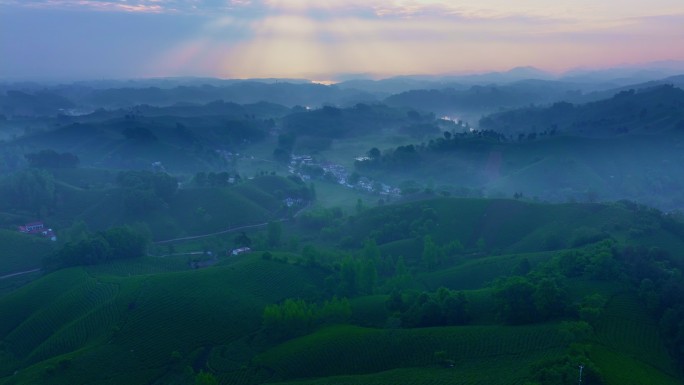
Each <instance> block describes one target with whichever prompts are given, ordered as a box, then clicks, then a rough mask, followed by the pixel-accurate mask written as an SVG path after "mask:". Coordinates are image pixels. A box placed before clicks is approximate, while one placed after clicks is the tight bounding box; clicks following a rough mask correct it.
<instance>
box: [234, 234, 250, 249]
mask: <svg viewBox="0 0 684 385" xmlns="http://www.w3.org/2000/svg"><path fill="white" fill-rule="evenodd" d="M233 242H234V243H235V246H237V247H249V246H252V239H250V238H249V237H248V236H247V234H245V232H244V231H241V232H240V234H238V235H237V236H235V238H234V239H233Z"/></svg>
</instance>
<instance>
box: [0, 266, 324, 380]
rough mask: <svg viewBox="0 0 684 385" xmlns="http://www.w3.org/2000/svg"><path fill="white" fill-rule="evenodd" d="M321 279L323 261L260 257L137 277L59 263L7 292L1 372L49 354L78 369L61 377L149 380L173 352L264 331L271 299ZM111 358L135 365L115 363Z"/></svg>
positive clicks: (308, 292) (302, 291) (307, 292)
mask: <svg viewBox="0 0 684 385" xmlns="http://www.w3.org/2000/svg"><path fill="white" fill-rule="evenodd" d="M322 279H323V276H322V274H321V273H320V272H318V273H317V271H316V270H311V269H307V268H303V267H298V266H294V265H289V264H283V263H278V262H271V261H263V260H261V259H260V258H259V257H256V256H255V257H253V258H247V257H245V258H244V259H243V260H242V261H240V262H237V263H234V264H231V265H229V266H224V267H215V268H212V269H205V270H197V271H187V272H179V273H166V274H156V275H139V276H132V277H116V276H113V275H107V276H102V278H97V279H96V278H93V277H91V276H90V275H88V273H87V272H86V270H84V269H81V268H74V269H68V270H63V271H58V272H56V273H53V274H51V275H49V276H47V277H46V278H45V279H42V280H39V281H37V282H35V283H33V284H31V285H28V286H26V287H24V288H22V289H20V290H18V291H16V292H14V293H11V294H10V295H7V296H5V297H3V298H0V311H2V313H3V314H8V315H11V317H3V319H2V321H0V336H2V337H1V338H2V340H3V341H4V342H3V345H2V349H0V356H2V357H5V358H6V359H5V360H3V363H2V366H0V370H2V372H0V373H1V375H8V374H10V373H9V372H10V371H12V370H13V369H12V368H13V367H15V366H16V365H22V366H26V365H29V368H27V369H25V370H24V371H22V374H21V377H20V379H21V378H23V379H24V380H26V381H28V379H29V378H38V377H40V376H42V375H44V373H43V372H44V371H45V370H47V369H46V368H49V366H50V364H49V363H50V362H53V361H54V362H57V361H59V360H65V359H68V360H69V362H70V368H69V369H64V370H63V371H64V373H61V372H60V373H61V374H60V376H59V381H57V380H55V381H57V382H56V383H62V382H61V381H64V383H68V381H69V379H70V378H71V379H73V378H74V377H73V376H76V375H78V376H81V378H92V379H93V381H95V380H97V381H98V383H99V381H102V380H103V379H106V378H108V377H111V378H118V381H124V382H126V383H140V382H139V381H141V378H142V377H140V376H143V377H144V376H147V375H150V376H152V377H155V376H161V375H163V373H164V372H165V371H166V370H167V369H168V368H167V365H168V362H169V359H170V357H171V356H172V354H173V353H174V352H179V353H180V354H181V355H183V356H186V355H188V354H190V353H191V352H192V351H194V350H196V349H197V348H200V347H203V346H210V347H211V346H215V345H216V346H218V345H226V344H229V343H231V342H233V341H237V340H239V339H240V338H242V337H244V336H246V335H249V334H252V333H255V332H257V331H258V330H259V329H260V327H261V313H262V311H263V308H264V306H265V305H266V304H267V303H274V302H278V301H280V300H282V299H284V298H289V297H300V298H310V299H315V298H316V297H317V296H318V293H317V291H316V289H315V288H316V287H318V286H319V285H321V284H322ZM38 299H39V300H38ZM60 357H61V358H60ZM97 357H107V358H106V359H103V358H101V359H100V360H99V361H98V359H97ZM46 359H47V361H43V362H42V363H40V362H41V361H42V360H46ZM110 360H121V362H122V365H124V367H127V368H128V369H127V370H125V371H123V372H122V371H121V366H119V365H118V364H117V366H116V367H111V366H110V365H108V364H107V362H109V361H110ZM54 362H53V364H54ZM33 363H38V364H37V365H34V366H30V365H31V364H33ZM46 365H48V366H46ZM87 365H90V366H89V367H90V369H89V370H88V369H86V368H88V366H87ZM72 367H73V368H72ZM41 373H42V374H41ZM145 373H147V374H145ZM24 376H25V377H24ZM76 378H78V377H76ZM126 378H127V379H128V380H124V379H126ZM78 381H79V382H78V383H80V381H82V379H81V380H78ZM0 383H1V381H0ZM10 383H11V382H10Z"/></svg>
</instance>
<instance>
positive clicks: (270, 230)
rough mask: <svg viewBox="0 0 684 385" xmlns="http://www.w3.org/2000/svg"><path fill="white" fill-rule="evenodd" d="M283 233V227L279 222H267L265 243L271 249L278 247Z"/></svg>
mask: <svg viewBox="0 0 684 385" xmlns="http://www.w3.org/2000/svg"><path fill="white" fill-rule="evenodd" d="M282 233H283V226H282V225H281V224H280V222H268V227H267V234H268V235H267V242H268V245H269V246H271V247H278V246H280V238H281V235H282Z"/></svg>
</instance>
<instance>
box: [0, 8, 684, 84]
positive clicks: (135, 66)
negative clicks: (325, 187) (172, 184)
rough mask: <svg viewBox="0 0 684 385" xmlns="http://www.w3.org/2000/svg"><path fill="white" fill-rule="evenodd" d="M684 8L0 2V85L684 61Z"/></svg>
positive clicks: (327, 76)
mask: <svg viewBox="0 0 684 385" xmlns="http://www.w3.org/2000/svg"><path fill="white" fill-rule="evenodd" d="M682 26H684V2H682V1H681V0H651V1H649V2H644V1H641V0H604V1H601V2H597V1H594V0H575V1H562V2H554V3H552V2H549V1H547V0H520V1H516V2H510V1H508V0H463V1H448V0H422V1H418V0H415V1H399V0H398V1H388V0H364V1H361V0H344V1H343V0H327V1H314V0H251V1H250V0H187V1H183V0H0V79H39V80H40V79H74V80H75V79H95V78H142V77H171V76H207V77H221V78H255V77H279V78H308V79H321V80H324V79H335V78H338V77H339V76H340V75H341V74H366V75H369V76H374V77H388V76H393V75H402V74H449V73H451V74H453V73H466V72H482V71H496V70H507V69H510V68H513V67H517V66H535V67H538V68H541V69H544V70H547V71H551V72H562V71H566V70H569V69H574V68H579V67H583V68H607V67H613V66H621V65H638V64H642V63H648V62H656V61H670V60H673V61H684V50H682V49H681V48H680V47H678V46H677V45H678V43H679V42H682V41H684V27H682Z"/></svg>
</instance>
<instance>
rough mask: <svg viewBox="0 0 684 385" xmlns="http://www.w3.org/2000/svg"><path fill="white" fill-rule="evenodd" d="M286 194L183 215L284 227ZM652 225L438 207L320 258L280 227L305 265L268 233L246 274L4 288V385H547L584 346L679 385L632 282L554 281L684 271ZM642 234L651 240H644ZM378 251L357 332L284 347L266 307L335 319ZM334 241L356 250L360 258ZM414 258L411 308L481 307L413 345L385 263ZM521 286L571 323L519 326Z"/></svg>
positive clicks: (342, 229)
mask: <svg viewBox="0 0 684 385" xmlns="http://www.w3.org/2000/svg"><path fill="white" fill-rule="evenodd" d="M288 186H290V185H289V181H287V180H284V179H281V178H277V177H266V178H263V179H255V180H254V181H253V182H252V183H249V184H245V185H243V186H238V188H235V189H232V190H224V191H220V190H219V191H211V190H201V189H198V190H187V191H185V192H183V191H179V193H178V195H177V196H176V197H175V199H186V198H187V199H190V198H189V197H190V196H200V195H201V194H206V195H203V196H204V197H205V198H208V199H219V198H212V197H216V196H219V195H213V194H240V196H242V197H243V199H244V200H242V201H240V202H242V203H241V204H239V205H237V206H241V207H249V205H252V204H253V205H255V207H260V208H263V209H262V210H263V212H264V213H265V214H264V215H268V213H269V212H272V210H277V209H278V207H279V206H278V204H279V203H278V202H277V200H275V199H273V197H272V195H270V194H267V193H265V192H266V191H269V190H270V189H274V188H278V189H282V188H288ZM184 194H188V195H184ZM231 199H232V198H231ZM189 202H191V201H190V200H188V202H186V203H185V204H189ZM203 204H204V203H203ZM269 204H273V205H272V206H269ZM226 207H227V206H226ZM226 210H228V209H226ZM639 210H640V209H638V208H633V207H631V206H625V205H622V204H611V205H602V204H562V205H546V204H540V203H530V202H519V201H506V200H477V199H436V200H430V201H421V202H411V203H406V204H401V205H391V206H383V207H378V208H372V209H370V208H368V209H365V210H363V211H362V212H360V213H356V214H355V215H346V216H343V217H342V218H339V219H338V220H337V222H334V223H332V224H330V225H329V226H336V227H335V229H336V232H331V234H332V235H328V236H327V238H326V240H321V241H318V242H315V248H313V249H312V248H306V247H305V246H308V245H309V243H308V239H312V240H316V237H315V234H314V231H312V230H311V229H306V228H301V227H300V223H299V220H297V219H295V220H291V221H286V222H283V223H281V226H282V227H283V228H284V233H285V234H288V236H295V235H297V236H299V237H300V239H301V242H302V243H303V244H300V245H299V246H298V247H297V248H295V249H291V245H290V244H289V241H287V239H285V238H284V239H283V240H282V244H281V245H280V246H268V245H267V243H266V241H265V239H266V238H267V230H266V229H253V230H251V231H250V232H249V236H250V237H252V238H253V239H255V240H256V241H255V242H256V243H255V246H254V247H260V249H258V250H257V251H256V252H252V253H249V254H245V255H240V256H237V257H234V256H227V255H225V253H221V254H219V255H218V256H217V258H218V259H217V263H216V264H215V265H213V266H211V267H207V268H202V269H197V270H193V269H191V267H190V266H189V264H188V262H189V260H190V259H192V258H207V256H205V255H199V256H197V257H196V255H197V254H187V255H186V254H184V253H191V252H201V251H202V249H203V248H205V247H207V246H208V247H209V248H210V249H214V248H216V249H220V250H224V249H227V248H229V247H230V242H231V240H232V237H234V236H235V235H234V234H225V235H220V236H218V235H217V236H215V237H208V238H201V239H198V240H189V241H186V242H178V243H174V244H173V247H172V248H173V249H174V250H173V251H174V252H175V253H177V254H178V255H166V252H167V251H169V250H167V248H168V246H166V245H156V246H153V247H152V248H151V250H153V251H155V253H153V255H155V256H144V257H141V258H136V259H131V260H119V261H110V262H107V263H104V264H100V265H93V266H85V267H73V268H68V269H63V270H58V271H55V272H52V273H49V274H45V275H43V276H40V277H36V276H33V277H31V278H32V279H34V280H33V281H32V282H30V283H26V281H7V282H6V283H4V282H3V284H5V285H6V286H2V287H0V289H2V290H3V291H1V292H0V314H2V315H3V316H2V317H0V341H1V343H0V358H1V359H0V384H7V385H9V384H24V383H46V384H74V383H77V384H120V383H127V384H128V383H130V384H187V383H192V381H194V377H195V376H196V374H197V373H199V372H200V371H205V372H208V373H210V374H211V375H212V376H214V377H215V378H217V379H218V381H219V383H220V384H241V385H242V384H244V385H254V384H262V383H278V384H311V385H314V384H315V385H318V384H356V383H363V384H366V383H368V384H388V383H396V384H426V385H427V384H463V385H480V384H482V385H485V384H494V385H496V384H501V385H504V384H516V385H529V384H535V385H536V383H534V382H530V381H532V379H534V378H535V377H534V376H535V370H537V369H536V368H538V367H539V365H544V363H549V362H564V361H563V360H567V359H569V358H568V357H571V356H569V354H572V353H571V352H572V351H573V349H575V348H573V346H574V345H572V343H573V342H575V343H582V344H584V345H585V346H587V348H586V351H587V353H586V357H585V358H584V359H588V360H591V364H592V365H593V366H592V368H597V370H598V371H600V376H601V378H603V380H604V383H605V385H622V384H623V383H626V384H634V385H637V384H642V383H650V382H649V381H651V380H654V379H655V380H657V383H658V384H661V383H662V384H664V385H670V384H672V385H674V384H677V383H681V375H680V374H679V372H678V370H679V369H678V367H677V363H676V362H674V361H673V357H672V356H671V354H670V352H668V350H667V349H666V344H665V342H666V341H663V340H662V338H661V336H660V332H659V330H660V329H659V327H660V326H659V323H658V320H657V319H656V318H654V317H653V316H652V315H651V314H650V313H648V312H647V310H646V306H645V305H644V303H643V302H642V299H641V298H640V297H639V295H638V294H637V291H638V287H635V286H634V284H633V283H631V282H630V281H629V279H628V278H626V274H628V272H627V270H622V271H621V272H618V273H615V274H614V275H612V276H609V277H607V278H606V277H603V278H601V277H602V276H594V275H591V274H593V273H591V270H588V271H587V272H585V273H582V274H580V275H577V276H567V277H564V276H562V274H565V273H562V272H561V270H558V271H554V270H553V269H559V267H558V266H560V265H558V264H559V263H560V262H559V261H561V260H562V259H563V257H562V256H563V255H566V256H567V255H579V256H581V257H582V258H589V259H587V260H586V261H585V262H584V263H586V264H591V263H594V262H592V259H591V258H594V254H596V253H600V252H601V250H606V247H608V249H610V247H615V248H616V250H617V248H619V247H622V246H619V245H634V246H637V245H638V246H644V247H646V249H645V250H653V246H654V245H659V246H660V247H661V248H662V249H663V250H672V254H671V255H677V254H675V253H676V252H677V251H678V250H682V249H683V248H684V239H682V238H681V237H680V233H679V232H678V230H677V229H678V228H677V227H676V226H675V225H673V224H672V223H670V224H666V222H665V221H667V220H669V219H668V218H665V217H663V216H662V215H660V214H658V213H657V212H652V211H639ZM252 211H254V210H252ZM252 211H250V212H252ZM177 215H179V216H180V215H181V214H180V213H178V214H177ZM188 215H190V214H188ZM244 220H246V219H244ZM187 221H188V222H191V221H192V219H190V216H188V219H187ZM403 222H405V223H403ZM191 223H192V222H191ZM668 223H669V222H668ZM189 226H190V225H189ZM189 228H190V227H189ZM597 229H598V230H597ZM634 229H647V230H648V231H645V232H644V234H643V235H637V236H635V233H634V231H633V230H634ZM187 231H190V230H187ZM604 233H605V234H604ZM8 234H10V233H8ZM11 234H12V235H14V233H11ZM373 234H374V235H373ZM428 235H429V236H430V237H431V239H433V240H434V243H435V245H437V247H439V248H442V247H446V246H447V244H448V242H450V241H451V240H454V239H458V240H459V241H460V242H461V243H462V246H463V247H462V249H460V251H458V252H456V254H454V255H451V256H450V257H449V258H448V259H445V260H444V261H442V262H441V263H440V264H438V265H436V266H433V267H431V268H429V267H426V266H425V264H424V263H423V262H422V260H421V258H422V257H421V254H422V253H423V250H422V248H423V239H424V237H425V236H428ZM559 235H561V237H560V241H559V240H558V239H557V238H558V237H559ZM369 236H377V241H378V242H377V243H378V250H379V253H380V255H379V256H378V260H377V262H375V263H377V267H378V270H377V271H376V274H377V276H376V278H375V279H376V282H375V285H374V286H373V287H372V289H371V291H370V292H367V293H364V292H357V293H356V294H353V295H352V296H351V297H350V298H349V316H348V317H347V318H344V319H336V321H334V322H321V323H310V324H308V326H306V327H305V328H303V329H298V330H299V331H298V332H296V333H294V334H292V335H285V336H284V337H283V336H281V337H277V335H276V334H272V332H271V331H269V329H267V327H266V324H265V323H263V324H262V321H263V320H264V318H263V317H262V316H263V314H264V308H266V307H267V306H268V305H273V304H283V303H286V301H285V300H287V299H298V300H304V301H306V302H304V303H310V304H315V303H319V304H320V303H322V302H323V301H325V300H328V299H330V298H331V297H332V296H333V295H338V294H339V292H340V291H339V290H341V289H340V288H341V287H343V284H344V283H345V282H347V281H345V280H346V279H348V277H349V274H351V273H350V270H349V266H350V265H349V263H350V262H349V261H350V260H351V261H354V260H359V258H361V257H360V256H361V255H363V253H365V252H367V251H365V249H364V247H363V246H362V245H363V244H364V242H365V240H366V239H367V238H368V237H369ZM335 237H345V238H346V240H345V241H344V242H346V246H345V248H344V249H338V248H337V246H336V245H337V244H338V243H339V242H341V240H340V239H337V238H335ZM606 237H608V238H609V240H607V241H606V240H605V238H606ZM29 239H32V238H29ZM480 239H484V241H480ZM549 239H555V241H554V242H555V243H554V242H550V241H549ZM602 240H604V241H603V242H599V241H602ZM606 245H613V246H606ZM551 246H553V247H551ZM312 250H313V251H312ZM445 250H446V249H445ZM224 251H225V250H224ZM265 251H269V253H268V254H267V253H265ZM311 253H314V257H311ZM573 253H574V254H573ZM170 254H173V253H170ZM617 255H619V254H616V257H614V258H617ZM653 255H656V257H652V258H662V254H653ZM658 255H661V256H658ZM398 256H403V257H404V258H405V260H406V264H407V266H408V268H407V271H406V272H405V273H404V274H406V276H405V277H404V278H402V279H404V280H407V281H406V282H405V283H404V286H403V289H402V290H403V292H402V295H401V296H400V298H401V299H402V300H403V301H404V303H405V306H407V307H408V306H409V305H410V304H411V303H417V302H412V301H423V300H425V298H428V299H429V298H433V299H434V298H437V296H438V294H434V293H439V292H440V291H439V290H437V289H439V288H444V287H445V288H449V289H451V290H454V291H458V292H459V293H461V294H462V295H463V296H462V298H463V299H464V300H465V301H467V311H468V312H469V318H468V321H467V323H466V324H465V325H461V326H454V325H443V326H433V327H407V326H406V324H404V322H407V321H406V319H408V318H406V315H407V314H409V313H410V311H407V313H396V310H390V308H389V305H388V304H389V301H390V299H391V298H392V296H391V295H390V294H391V292H392V290H394V289H392V288H393V287H397V286H396V285H395V284H393V283H392V282H395V281H393V280H394V279H397V277H395V274H397V272H396V271H394V270H393V269H394V268H395V267H394V266H393V265H391V264H389V265H388V264H387V263H389V262H392V261H396V258H397V257H398ZM350 257H353V258H356V259H353V258H351V259H350ZM312 258H313V259H312ZM578 258H579V257H578ZM620 263H623V262H620ZM625 263H626V262H625ZM8 266H9V265H8ZM351 266H354V265H351ZM356 266H363V265H362V264H361V265H356ZM520 266H525V267H524V268H525V269H526V270H525V271H523V272H521V271H520V270H519V269H521V267H520ZM626 268H627V265H625V269H626ZM357 269H362V267H357ZM360 271H361V270H357V274H361V275H359V276H358V277H357V278H358V279H359V280H362V279H364V278H359V277H362V276H363V275H362V273H361V272H360ZM528 271H529V273H528ZM521 275H524V276H526V277H527V279H528V280H529V282H533V283H535V284H536V282H539V281H540V280H542V281H543V278H544V277H552V278H553V279H555V280H556V281H555V282H558V284H559V285H560V287H562V289H563V290H565V293H566V294H567V296H568V299H567V302H568V306H569V308H568V310H566V311H565V313H563V315H561V316H556V317H555V318H551V319H548V320H544V321H537V322H533V323H528V324H523V325H515V326H514V325H510V324H507V323H506V322H505V321H504V318H502V315H501V314H502V313H501V299H500V297H499V296H498V294H497V293H498V291H497V290H499V286H497V285H501V282H504V281H502V280H501V279H504V278H507V277H511V276H518V278H521ZM597 277H598V278H597ZM497 282H499V283H497ZM20 285H23V286H20ZM19 286H20V287H19ZM400 287H401V286H400ZM436 290H437V291H436ZM442 290H443V289H442ZM428 294H429V295H428ZM592 294H600V295H601V296H602V297H603V298H605V299H606V303H605V306H603V307H602V308H601V309H599V313H598V314H600V316H598V318H596V319H595V320H594V321H592V324H591V326H590V329H589V330H590V331H589V332H586V331H585V332H581V333H580V334H572V333H575V332H569V331H568V330H571V329H569V326H568V325H574V323H575V322H576V321H579V319H580V312H579V307H580V306H581V304H582V303H583V301H584V299H585V298H587V296H590V295H592ZM535 295H536V294H535ZM421 298H424V299H421ZM535 298H536V297H535ZM535 301H536V299H535ZM290 311H292V310H290ZM309 311H310V312H313V310H309ZM405 311H406V309H405ZM290 314H295V313H290ZM310 314H313V313H310ZM568 321H569V322H570V323H569V324H568ZM264 322H265V321H264ZM582 333H584V334H582ZM578 335H582V336H583V337H577V336H578ZM573 336H574V337H573ZM578 338H579V340H578ZM573 357H574V356H573ZM573 359H574V358H573ZM112 362H116V365H112V364H111V363H112ZM572 365H575V363H572ZM625 365H626V366H628V367H629V370H625V369H624V367H625ZM15 372H16V374H15ZM573 375H574V374H573ZM543 385H546V383H544V384H543Z"/></svg>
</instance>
